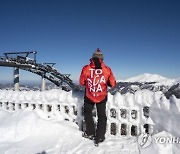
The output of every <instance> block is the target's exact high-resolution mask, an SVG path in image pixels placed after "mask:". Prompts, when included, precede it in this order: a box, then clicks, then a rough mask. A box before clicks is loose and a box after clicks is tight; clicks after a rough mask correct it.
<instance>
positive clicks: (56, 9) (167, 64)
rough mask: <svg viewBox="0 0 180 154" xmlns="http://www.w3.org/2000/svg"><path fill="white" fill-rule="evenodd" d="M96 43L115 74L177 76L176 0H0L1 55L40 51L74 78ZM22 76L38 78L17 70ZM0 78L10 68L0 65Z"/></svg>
mask: <svg viewBox="0 0 180 154" xmlns="http://www.w3.org/2000/svg"><path fill="white" fill-rule="evenodd" d="M97 47H99V48H100V49H101V50H102V52H103V54H104V58H105V60H104V61H105V63H106V64H107V65H108V66H110V67H111V68H112V70H113V72H114V75H115V77H116V79H125V78H128V77H132V76H137V75H139V74H142V73H155V74H159V75H162V76H165V77H168V78H178V77H180V69H179V66H180V1H179V0H168V1H167V0H162V1H161V0H149V1H148V0H141V1H139V0H26V1H24V0H11V1H10V0H1V1H0V56H1V55H3V53H4V52H7V51H8V52H11V51H27V50H28V51H34V50H36V51H38V54H37V59H38V62H55V63H56V65H55V67H56V68H57V69H58V70H59V71H60V72H62V73H70V74H72V76H71V78H72V79H73V80H78V78H79V74H80V72H81V68H82V67H83V66H84V65H85V64H88V63H89V59H90V58H91V56H92V54H93V52H94V51H95V49H96V48H97ZM20 73H21V79H22V80H33V79H34V78H35V79H36V80H39V79H40V77H37V76H35V75H33V74H31V73H28V72H24V71H21V72H20ZM0 80H1V81H2V80H3V81H5V80H9V81H11V80H12V68H3V67H0Z"/></svg>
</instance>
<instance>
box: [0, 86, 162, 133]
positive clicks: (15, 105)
mask: <svg viewBox="0 0 180 154" xmlns="http://www.w3.org/2000/svg"><path fill="white" fill-rule="evenodd" d="M83 96H84V95H83V93H82V92H79V93H73V92H72V91H70V92H65V91H63V90H60V89H53V90H47V91H44V92H41V91H13V90H0V108H1V109H4V110H8V111H10V112H15V111H17V110H22V109H26V110H35V111H37V112H38V113H40V115H41V116H42V118H49V119H56V120H58V121H61V120H67V121H72V122H76V123H78V125H79V127H80V128H83V129H84V127H82V126H84V125H83V122H82V121H83V115H82V107H83ZM162 96H163V95H162ZM162 98H164V97H161V95H160V94H156V93H152V92H150V91H139V92H136V93H135V94H130V93H128V94H126V95H121V94H120V93H118V92H117V93H116V94H115V95H111V94H108V101H107V107H106V109H107V134H109V135H122V136H124V135H125V136H136V135H139V134H140V133H142V132H144V131H146V132H149V131H150V129H151V126H152V125H151V122H152V120H151V118H150V117H149V110H150V108H149V107H152V106H151V104H152V103H153V102H157V103H155V105H159V102H160V101H162V100H163V104H165V103H164V99H162ZM162 107H164V105H163V106H162ZM39 111H40V112H39ZM94 119H95V121H97V117H96V116H95V117H94Z"/></svg>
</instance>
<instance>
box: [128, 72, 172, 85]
mask: <svg viewBox="0 0 180 154" xmlns="http://www.w3.org/2000/svg"><path fill="white" fill-rule="evenodd" d="M174 81H175V80H174V79H168V78H165V77H163V76H160V75H157V74H149V73H144V74H141V75H138V76H136V77H131V78H128V79H126V80H125V82H141V83H146V82H156V83H159V84H161V85H169V86H171V85H172V84H173V83H174Z"/></svg>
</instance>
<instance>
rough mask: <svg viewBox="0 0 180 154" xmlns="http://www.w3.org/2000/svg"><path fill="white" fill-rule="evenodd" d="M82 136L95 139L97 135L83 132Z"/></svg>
mask: <svg viewBox="0 0 180 154" xmlns="http://www.w3.org/2000/svg"><path fill="white" fill-rule="evenodd" d="M82 136H83V137H84V138H87V139H90V140H94V139H95V136H94V135H87V134H86V133H83V134H82Z"/></svg>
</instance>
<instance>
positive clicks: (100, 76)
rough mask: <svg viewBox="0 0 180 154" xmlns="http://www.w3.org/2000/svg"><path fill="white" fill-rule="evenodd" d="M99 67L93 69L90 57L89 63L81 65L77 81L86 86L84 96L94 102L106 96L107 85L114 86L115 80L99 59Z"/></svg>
mask: <svg viewBox="0 0 180 154" xmlns="http://www.w3.org/2000/svg"><path fill="white" fill-rule="evenodd" d="M100 63H101V68H102V69H95V64H94V61H93V60H92V59H90V64H89V65H86V66H84V67H83V69H82V72H81V75H80V78H79V83H80V84H81V85H82V86H86V94H85V95H86V96H87V97H88V98H89V99H90V100H91V101H93V102H94V103H99V102H101V101H102V100H103V99H104V98H105V97H106V96H107V86H111V87H115V86H116V80H115V78H114V75H113V73H112V71H111V69H110V68H109V67H108V66H106V65H105V64H104V62H103V61H102V60H101V59H100Z"/></svg>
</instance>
